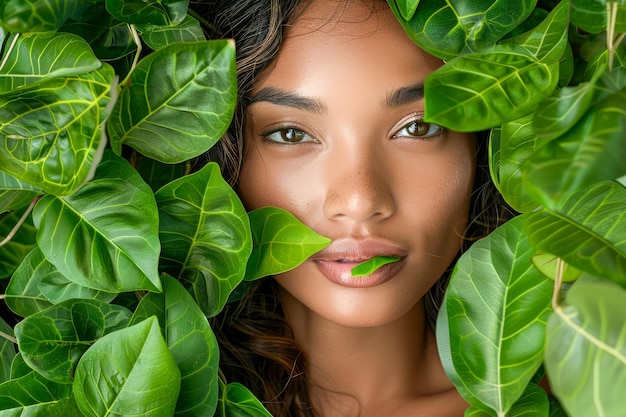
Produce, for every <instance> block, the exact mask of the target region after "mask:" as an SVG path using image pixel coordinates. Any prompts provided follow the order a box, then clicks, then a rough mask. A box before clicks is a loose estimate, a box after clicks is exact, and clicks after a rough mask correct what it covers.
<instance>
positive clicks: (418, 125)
mask: <svg viewBox="0 0 626 417" xmlns="http://www.w3.org/2000/svg"><path fill="white" fill-rule="evenodd" d="M401 123H403V124H402V126H401V127H400V128H399V129H398V130H396V131H395V133H394V134H393V138H394V139H395V138H408V139H429V138H433V137H436V136H439V135H440V134H441V133H443V132H444V131H445V129H444V128H443V127H441V126H439V125H436V124H434V123H426V122H425V121H424V120H423V119H422V118H421V117H419V116H413V117H412V118H411V119H410V120H408V121H405V120H403V121H401Z"/></svg>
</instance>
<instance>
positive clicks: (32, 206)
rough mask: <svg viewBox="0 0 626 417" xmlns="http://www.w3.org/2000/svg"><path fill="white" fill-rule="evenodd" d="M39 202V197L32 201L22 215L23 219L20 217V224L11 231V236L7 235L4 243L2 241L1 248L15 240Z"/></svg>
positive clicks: (0, 242)
mask: <svg viewBox="0 0 626 417" xmlns="http://www.w3.org/2000/svg"><path fill="white" fill-rule="evenodd" d="M37 201H39V196H37V197H35V198H34V199H33V201H31V203H30V205H29V206H28V208H27V209H26V211H25V212H24V214H22V217H20V219H19V220H18V222H17V223H16V224H15V226H13V229H11V231H10V232H9V234H8V235H6V237H5V238H4V239H3V240H2V241H0V247H2V246H4V245H6V244H7V243H9V242H10V241H11V239H13V237H14V236H15V234H16V233H17V231H18V230H19V229H20V227H21V226H22V224H24V222H25V221H26V219H27V218H28V215H29V214H30V212H31V211H33V208H35V204H36V203H37Z"/></svg>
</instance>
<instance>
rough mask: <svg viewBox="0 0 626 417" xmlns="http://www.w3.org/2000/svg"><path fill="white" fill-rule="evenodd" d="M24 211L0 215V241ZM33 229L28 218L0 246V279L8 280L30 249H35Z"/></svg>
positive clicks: (13, 226) (34, 231) (9, 231)
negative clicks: (9, 238) (6, 241)
mask: <svg viewBox="0 0 626 417" xmlns="http://www.w3.org/2000/svg"><path fill="white" fill-rule="evenodd" d="M24 211H25V210H24V209H20V210H16V211H13V212H11V213H5V214H0V240H4V239H5V238H6V237H7V236H8V235H9V233H11V231H12V229H14V228H15V225H16V224H17V223H18V222H19V220H20V218H21V217H22V216H23V215H24ZM36 232H37V231H36V230H35V227H34V226H33V224H32V222H31V221H30V217H29V218H28V219H27V220H26V221H25V222H24V223H23V224H22V225H21V226H20V228H19V229H18V230H17V232H16V233H15V235H14V236H13V237H12V238H11V240H10V241H9V242H8V243H7V244H5V245H3V246H0V279H3V278H9V277H10V276H11V275H12V274H13V273H14V272H15V270H16V269H17V267H18V265H19V264H20V263H21V262H22V259H24V257H25V256H26V254H27V253H28V252H30V250H31V249H32V248H34V247H35V245H36V242H35V234H36Z"/></svg>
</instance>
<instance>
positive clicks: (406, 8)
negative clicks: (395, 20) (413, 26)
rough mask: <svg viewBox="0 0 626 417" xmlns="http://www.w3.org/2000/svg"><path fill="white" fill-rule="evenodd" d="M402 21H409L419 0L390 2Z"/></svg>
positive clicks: (394, 0)
mask: <svg viewBox="0 0 626 417" xmlns="http://www.w3.org/2000/svg"><path fill="white" fill-rule="evenodd" d="M392 1H393V2H394V3H395V6H396V7H397V9H398V10H399V11H400V14H401V15H402V18H403V19H404V20H411V18H412V17H413V15H414V14H415V11H416V10H417V5H418V3H419V2H420V0H392Z"/></svg>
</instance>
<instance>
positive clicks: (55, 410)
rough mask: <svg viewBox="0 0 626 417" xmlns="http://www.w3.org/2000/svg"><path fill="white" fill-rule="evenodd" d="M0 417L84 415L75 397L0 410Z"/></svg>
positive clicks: (66, 416)
mask: <svg viewBox="0 0 626 417" xmlns="http://www.w3.org/2000/svg"><path fill="white" fill-rule="evenodd" d="M0 417H84V416H83V415H82V413H81V412H80V410H79V409H78V406H77V405H76V401H75V400H74V398H71V397H69V398H64V399H62V400H59V401H51V402H47V403H40V404H34V405H30V406H25V407H15V408H12V409H8V410H0Z"/></svg>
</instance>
